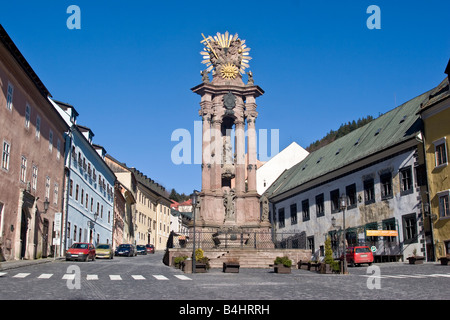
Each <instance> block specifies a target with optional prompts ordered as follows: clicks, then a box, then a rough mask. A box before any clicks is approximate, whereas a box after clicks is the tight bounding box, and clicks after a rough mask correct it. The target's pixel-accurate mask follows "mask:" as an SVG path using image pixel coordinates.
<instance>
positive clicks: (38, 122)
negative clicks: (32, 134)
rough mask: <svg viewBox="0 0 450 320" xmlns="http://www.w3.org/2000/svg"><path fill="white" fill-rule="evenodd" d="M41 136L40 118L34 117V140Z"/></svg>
mask: <svg viewBox="0 0 450 320" xmlns="http://www.w3.org/2000/svg"><path fill="white" fill-rule="evenodd" d="M40 136H41V117H39V116H38V115H36V139H39V137H40Z"/></svg>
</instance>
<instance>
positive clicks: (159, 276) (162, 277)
mask: <svg viewBox="0 0 450 320" xmlns="http://www.w3.org/2000/svg"><path fill="white" fill-rule="evenodd" d="M153 276H154V277H155V278H156V279H158V280H169V279H168V278H166V277H164V276H163V275H160V274H154V275H153Z"/></svg>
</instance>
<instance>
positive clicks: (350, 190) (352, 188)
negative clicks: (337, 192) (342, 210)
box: [345, 183, 357, 209]
mask: <svg viewBox="0 0 450 320" xmlns="http://www.w3.org/2000/svg"><path fill="white" fill-rule="evenodd" d="M345 193H346V194H347V197H348V203H347V206H348V207H347V209H353V208H356V205H357V200H356V184H355V183H354V184H351V185H349V186H346V187H345Z"/></svg>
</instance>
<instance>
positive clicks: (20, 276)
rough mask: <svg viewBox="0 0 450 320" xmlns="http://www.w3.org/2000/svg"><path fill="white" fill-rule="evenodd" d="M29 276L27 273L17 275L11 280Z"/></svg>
mask: <svg viewBox="0 0 450 320" xmlns="http://www.w3.org/2000/svg"><path fill="white" fill-rule="evenodd" d="M29 275H30V274H29V273H18V274H16V275H15V276H14V277H13V278H26V277H28V276H29Z"/></svg>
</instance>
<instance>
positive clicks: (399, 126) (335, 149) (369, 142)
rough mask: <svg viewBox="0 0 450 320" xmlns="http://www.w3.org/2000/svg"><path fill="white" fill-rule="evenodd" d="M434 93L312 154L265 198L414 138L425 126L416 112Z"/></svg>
mask: <svg viewBox="0 0 450 320" xmlns="http://www.w3.org/2000/svg"><path fill="white" fill-rule="evenodd" d="M431 91H432V90H430V91H428V92H426V93H423V94H421V95H420V96H418V97H416V98H414V99H412V100H410V101H408V102H406V103H404V104H402V105H400V106H399V107H397V108H395V109H393V110H391V111H389V112H387V113H385V114H383V115H381V116H380V117H378V118H377V119H374V120H373V121H371V122H370V123H368V124H366V125H365V126H363V127H361V128H358V129H356V130H354V131H352V132H350V133H349V134H347V135H345V136H343V137H341V138H339V139H336V140H335V141H333V142H332V143H330V144H328V145H326V146H324V147H322V148H320V149H319V150H317V151H315V152H312V153H310V154H309V155H308V156H307V157H306V158H305V159H304V160H303V161H301V162H299V163H298V164H296V165H295V166H293V167H292V168H290V169H288V170H286V171H284V172H283V173H282V174H281V175H280V177H278V179H277V180H276V181H275V182H274V183H273V184H272V185H271V186H270V187H269V188H268V189H267V190H266V192H265V195H266V196H267V197H268V198H273V197H275V196H278V195H281V194H283V193H284V192H287V191H289V190H292V189H293V188H296V187H299V186H301V185H302V184H305V183H307V182H309V181H311V180H313V179H316V178H319V177H321V176H323V175H325V174H327V173H330V172H333V171H335V170H337V169H340V168H342V167H345V166H347V165H350V164H352V163H354V162H356V161H358V160H361V159H363V158H365V157H367V156H370V155H373V154H376V153H378V152H380V151H383V150H385V149H388V148H390V147H393V146H395V145H397V144H399V143H402V142H404V141H407V140H409V139H411V138H414V137H415V136H416V135H417V133H418V132H420V129H421V126H422V121H421V119H420V117H419V115H418V114H417V111H418V110H419V109H420V104H421V103H422V102H423V101H424V100H425V99H426V98H427V97H428V95H429V93H430V92H431Z"/></svg>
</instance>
